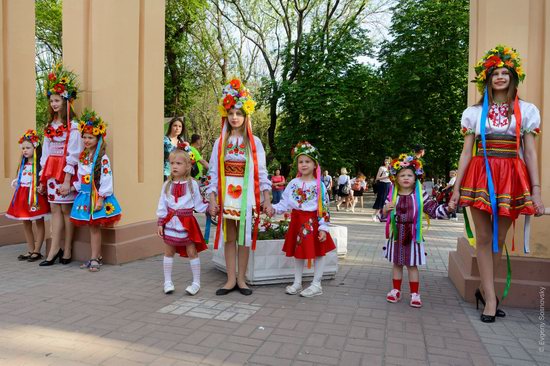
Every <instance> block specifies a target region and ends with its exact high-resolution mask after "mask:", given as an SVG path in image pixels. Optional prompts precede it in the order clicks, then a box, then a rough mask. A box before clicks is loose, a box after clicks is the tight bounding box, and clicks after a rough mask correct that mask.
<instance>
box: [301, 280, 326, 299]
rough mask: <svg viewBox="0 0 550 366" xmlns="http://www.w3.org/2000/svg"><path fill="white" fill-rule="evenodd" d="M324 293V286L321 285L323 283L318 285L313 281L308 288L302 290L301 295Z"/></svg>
mask: <svg viewBox="0 0 550 366" xmlns="http://www.w3.org/2000/svg"><path fill="white" fill-rule="evenodd" d="M322 294H323V288H322V287H321V285H317V284H315V283H312V284H311V285H310V286H309V287H308V288H306V289H305V290H304V291H302V292H300V296H303V297H314V296H319V295H322Z"/></svg>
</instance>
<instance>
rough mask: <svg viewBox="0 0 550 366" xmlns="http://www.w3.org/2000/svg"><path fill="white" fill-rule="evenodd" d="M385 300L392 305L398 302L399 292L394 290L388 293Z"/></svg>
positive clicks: (399, 298)
mask: <svg viewBox="0 0 550 366" xmlns="http://www.w3.org/2000/svg"><path fill="white" fill-rule="evenodd" d="M386 300H388V302H392V303H396V302H398V301H399V300H401V291H399V290H398V289H396V288H394V289H393V290H391V291H390V292H388V295H387V296H386Z"/></svg>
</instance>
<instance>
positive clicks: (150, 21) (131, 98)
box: [63, 0, 165, 263]
mask: <svg viewBox="0 0 550 366" xmlns="http://www.w3.org/2000/svg"><path fill="white" fill-rule="evenodd" d="M164 5H165V4H164V1H163V0H116V1H112V0H71V1H65V2H64V3H63V61H64V63H65V65H66V66H67V67H68V68H69V69H71V70H73V71H74V72H76V73H77V74H78V75H79V77H80V82H81V89H82V92H81V93H80V97H79V99H78V101H77V103H76V111H77V113H80V112H81V111H82V109H83V108H84V107H90V108H93V109H94V110H95V111H96V112H97V113H98V114H99V115H100V116H102V117H103V119H104V120H105V121H106V122H107V123H108V128H107V138H106V142H107V154H108V155H109V157H110V158H111V162H112V166H113V177H114V184H115V186H114V192H115V195H116V197H117V199H118V200H119V202H120V204H121V206H122V210H123V214H122V217H123V218H122V221H121V222H120V223H119V224H118V225H117V227H116V228H114V229H106V230H103V248H102V251H103V256H104V258H105V261H106V262H108V263H123V262H127V261H130V260H134V259H138V258H143V257H147V256H151V255H155V254H158V253H160V252H161V251H162V248H163V247H162V242H161V240H160V239H159V238H158V237H157V236H156V216H155V211H156V207H157V202H158V197H159V194H160V189H161V185H162V164H163V150H162V149H163V147H162V137H163V136H162V135H163V130H162V123H161V121H162V119H163V109H164ZM89 252H90V248H89V232H88V230H87V228H80V229H79V230H78V231H77V233H76V236H75V248H74V251H73V253H74V254H73V258H76V259H79V260H81V259H87V258H88V257H89Z"/></svg>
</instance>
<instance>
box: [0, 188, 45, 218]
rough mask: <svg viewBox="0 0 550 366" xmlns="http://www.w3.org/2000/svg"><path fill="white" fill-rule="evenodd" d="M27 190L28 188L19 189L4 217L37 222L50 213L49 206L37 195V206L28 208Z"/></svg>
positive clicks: (42, 197)
mask: <svg viewBox="0 0 550 366" xmlns="http://www.w3.org/2000/svg"><path fill="white" fill-rule="evenodd" d="M29 190H30V187H19V189H18V190H17V193H16V194H15V197H14V198H13V201H12V202H10V207H9V208H8V211H7V212H6V217H9V218H10V219H14V220H38V219H40V218H43V217H44V216H47V215H48V214H49V213H50V204H49V203H48V201H47V200H46V197H44V196H43V195H41V194H37V198H38V206H37V207H36V208H31V207H29V202H28V200H29Z"/></svg>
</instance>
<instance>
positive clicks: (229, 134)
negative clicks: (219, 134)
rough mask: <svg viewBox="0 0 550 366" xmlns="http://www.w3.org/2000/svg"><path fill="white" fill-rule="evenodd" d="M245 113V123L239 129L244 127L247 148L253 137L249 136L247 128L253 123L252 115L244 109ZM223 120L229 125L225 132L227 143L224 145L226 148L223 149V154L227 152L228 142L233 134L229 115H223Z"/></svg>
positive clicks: (244, 139) (244, 141)
mask: <svg viewBox="0 0 550 366" xmlns="http://www.w3.org/2000/svg"><path fill="white" fill-rule="evenodd" d="M243 114H244V122H243V124H242V125H241V127H239V129H242V130H243V143H244V146H246V147H247V148H248V147H250V144H249V141H248V140H249V138H253V137H252V136H250V137H249V136H248V130H247V128H246V127H247V126H248V124H249V123H252V120H251V119H250V116H249V115H247V114H246V113H244V111H243ZM223 119H224V120H223V121H224V124H225V125H226V126H227V131H226V133H225V136H224V140H225V145H224V147H223V148H224V150H223V151H222V154H225V150H226V149H227V144H228V143H229V136H231V132H232V131H233V127H231V124H230V123H229V120H228V118H227V117H223Z"/></svg>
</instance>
